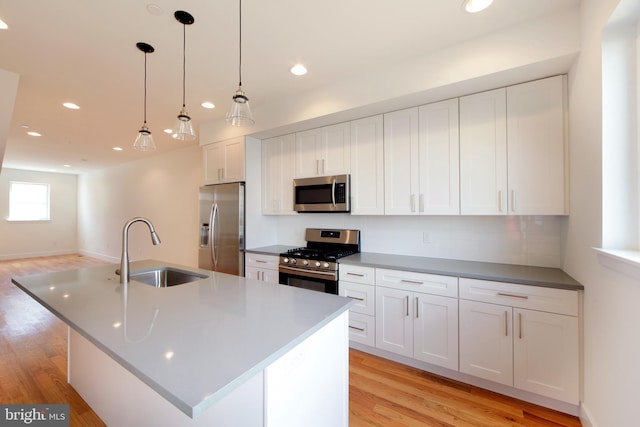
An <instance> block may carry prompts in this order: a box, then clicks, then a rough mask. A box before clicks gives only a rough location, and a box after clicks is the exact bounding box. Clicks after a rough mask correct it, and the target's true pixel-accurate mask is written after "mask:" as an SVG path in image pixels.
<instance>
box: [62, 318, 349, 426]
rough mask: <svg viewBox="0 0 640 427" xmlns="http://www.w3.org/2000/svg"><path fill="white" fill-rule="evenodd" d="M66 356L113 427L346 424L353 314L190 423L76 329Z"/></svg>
mask: <svg viewBox="0 0 640 427" xmlns="http://www.w3.org/2000/svg"><path fill="white" fill-rule="evenodd" d="M68 354H69V370H68V372H69V374H68V376H69V378H68V380H69V383H70V384H71V385H72V386H73V387H74V388H75V389H76V391H77V392H78V393H79V394H80V395H81V396H82V397H83V398H84V400H85V401H86V402H87V403H88V404H89V406H91V408H92V409H93V410H94V412H95V413H96V414H97V415H98V416H99V417H100V418H101V419H102V420H103V421H104V422H105V423H106V424H107V425H109V426H136V427H139V426H149V425H153V426H171V427H175V426H216V427H227V426H228V427H238V426H243V427H253V426H263V427H276V426H277V427H287V426H292V427H294V426H295V427H299V426H318V427H326V426H332V427H339V426H344V427H346V426H348V424H349V341H348V312H344V313H343V314H341V315H340V316H338V317H337V318H336V319H334V320H332V321H331V322H330V323H328V324H327V325H325V326H324V327H322V328H321V329H319V330H318V331H317V332H315V333H314V334H313V335H311V336H310V337H308V338H307V339H305V340H304V341H303V342H301V343H300V344H298V345H297V346H295V347H293V348H292V349H291V350H290V351H288V352H287V353H285V354H284V355H283V356H281V357H280V358H278V359H276V360H275V361H274V362H273V363H271V364H269V365H268V366H267V367H266V368H265V369H264V370H262V371H259V372H258V373H256V374H254V375H253V376H251V377H250V378H249V379H247V380H246V381H243V382H242V383H240V384H238V385H237V387H236V388H234V389H232V390H231V391H229V392H228V393H226V394H225V395H224V396H220V397H219V398H217V399H212V400H214V401H213V403H212V404H211V406H209V407H208V408H205V409H203V410H201V412H200V413H194V417H193V418H191V417H190V416H189V415H187V414H186V413H185V412H183V411H181V410H180V409H178V407H176V406H175V405H174V404H172V403H171V402H170V401H169V400H167V398H165V397H163V396H161V395H160V394H159V393H158V392H157V391H155V390H154V389H153V387H157V385H154V384H151V385H147V384H146V383H145V382H143V380H141V379H140V378H138V377H137V376H136V375H134V374H133V373H132V372H130V371H129V370H128V369H126V368H124V367H123V366H122V365H120V364H119V363H117V362H116V361H114V360H113V359H112V358H111V357H110V356H108V355H107V354H106V353H104V352H103V351H101V350H100V349H99V348H98V347H96V346H95V345H94V344H93V343H91V342H89V341H88V340H87V339H85V338H84V337H83V336H81V335H80V334H78V333H77V332H75V331H74V330H73V329H71V328H69V353H68ZM187 386H188V385H187Z"/></svg>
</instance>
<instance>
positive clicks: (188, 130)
mask: <svg viewBox="0 0 640 427" xmlns="http://www.w3.org/2000/svg"><path fill="white" fill-rule="evenodd" d="M173 16H174V17H175V18H176V20H177V21H178V22H180V23H181V24H182V110H180V114H178V118H177V119H176V123H175V125H174V126H173V132H172V133H171V136H172V137H173V139H177V140H180V141H193V140H194V139H196V133H195V132H194V131H193V125H192V124H191V117H189V113H187V108H186V105H185V91H186V90H185V89H186V84H185V81H186V65H185V64H186V53H185V52H186V46H187V42H186V39H187V29H186V28H187V25H191V24H193V22H194V19H193V16H191V14H190V13H189V12H185V11H183V10H178V11H176V13H174V14H173Z"/></svg>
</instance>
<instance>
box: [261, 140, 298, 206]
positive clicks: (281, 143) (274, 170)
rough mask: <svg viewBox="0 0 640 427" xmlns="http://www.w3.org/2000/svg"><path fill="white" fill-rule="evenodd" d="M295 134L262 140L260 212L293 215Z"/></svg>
mask: <svg viewBox="0 0 640 427" xmlns="http://www.w3.org/2000/svg"><path fill="white" fill-rule="evenodd" d="M294 144H295V135H294V134H290V135H283V136H279V137H276V138H269V139H265V140H263V141H262V213H263V214H264V215H274V214H284V215H295V214H296V212H295V211H294V210H293V169H294V162H293V160H294Z"/></svg>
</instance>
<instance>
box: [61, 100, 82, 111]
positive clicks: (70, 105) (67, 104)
mask: <svg viewBox="0 0 640 427" xmlns="http://www.w3.org/2000/svg"><path fill="white" fill-rule="evenodd" d="M62 105H64V106H65V107H67V108H68V109H70V110H79V109H80V107H79V106H78V104H74V103H73V102H65V103H64V104H62Z"/></svg>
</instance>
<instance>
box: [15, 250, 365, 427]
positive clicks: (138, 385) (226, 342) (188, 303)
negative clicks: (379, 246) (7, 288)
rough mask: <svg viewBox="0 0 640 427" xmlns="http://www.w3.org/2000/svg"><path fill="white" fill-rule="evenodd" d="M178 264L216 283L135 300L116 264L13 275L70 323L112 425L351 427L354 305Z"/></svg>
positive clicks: (78, 360) (145, 289)
mask: <svg viewBox="0 0 640 427" xmlns="http://www.w3.org/2000/svg"><path fill="white" fill-rule="evenodd" d="M159 265H163V266H166V265H168V264H167V263H160V262H158V261H141V262H134V263H131V271H132V272H135V271H140V270H146V269H152V268H154V267H157V266H159ZM170 266H171V265H170ZM172 267H175V268H178V269H186V270H190V271H194V272H198V273H201V274H205V275H207V276H208V277H207V278H205V279H201V280H197V281H194V282H191V283H186V284H182V285H178V286H173V287H168V288H155V287H152V286H149V285H146V284H143V283H139V282H136V281H131V282H130V283H129V284H128V287H127V288H128V289H127V292H126V293H123V286H122V285H121V284H120V283H119V276H118V275H116V274H115V269H116V266H115V265H111V266H104V267H92V268H85V269H79V270H74V271H66V272H58V273H51V274H43V275H34V276H28V277H18V278H13V279H12V282H13V283H14V284H15V285H17V286H18V287H20V288H21V289H22V290H24V291H25V292H26V293H27V294H29V295H30V296H31V297H33V298H34V299H35V300H36V301H38V302H39V303H41V304H42V305H43V306H44V307H46V308H47V309H48V310H50V311H51V312H52V313H54V314H55V315H56V316H57V317H59V318H60V319H62V320H63V321H64V322H65V323H67V324H68V325H69V328H70V334H69V382H70V384H71V385H72V386H73V387H74V388H75V389H76V390H77V391H78V392H79V393H80V395H81V396H82V397H83V398H84V399H85V400H86V401H87V403H89V405H90V406H91V407H92V408H93V409H94V411H95V412H96V413H97V414H98V415H99V416H100V417H101V418H102V419H103V421H105V422H106V423H107V424H108V425H119V426H126V425H167V426H169V425H173V426H175V425H181V426H182V425H196V426H198V425H216V426H226V425H229V426H237V425H243V426H253V425H256V426H273V425H275V426H282V425H318V426H321V425H332V426H334V425H335V426H339V425H344V426H346V425H347V424H348V331H347V322H348V318H347V316H348V314H347V313H348V309H349V307H350V306H351V305H352V304H353V303H352V301H351V300H349V299H347V298H342V297H337V296H335V295H328V294H323V293H319V292H312V291H307V290H303V289H298V288H291V287H287V286H282V285H276V284H269V283H264V282H259V281H253V280H250V279H245V278H242V277H237V276H230V275H226V274H221V273H214V272H211V271H205V270H198V269H192V268H185V267H181V266H172ZM319 402H322V403H321V404H319Z"/></svg>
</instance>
